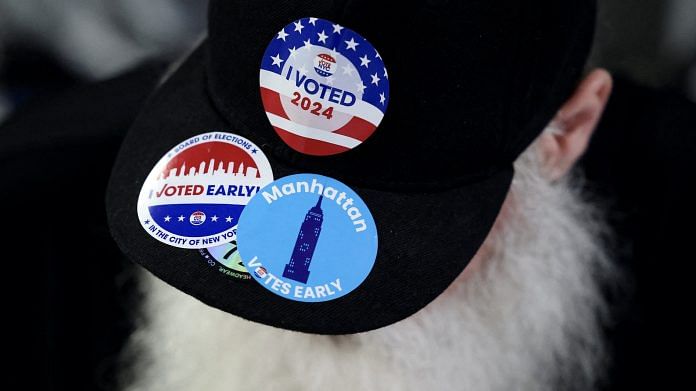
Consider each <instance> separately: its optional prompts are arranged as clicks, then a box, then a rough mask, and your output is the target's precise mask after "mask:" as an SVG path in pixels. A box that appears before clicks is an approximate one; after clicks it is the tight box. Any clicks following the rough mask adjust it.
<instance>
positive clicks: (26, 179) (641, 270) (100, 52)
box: [0, 0, 696, 390]
mask: <svg viewBox="0 0 696 391" xmlns="http://www.w3.org/2000/svg"><path fill="white" fill-rule="evenodd" d="M599 3H600V9H601V12H600V19H599V25H598V34H597V39H596V41H597V42H596V45H595V50H594V53H593V56H592V60H591V63H592V65H596V66H603V67H606V68H608V69H609V70H610V71H612V73H613V74H614V76H615V78H616V89H615V93H614V95H613V97H612V99H611V101H610V103H609V107H608V109H607V113H606V115H605V118H604V119H603V121H602V123H601V125H600V127H599V129H598V131H597V133H596V136H595V137H594V139H593V141H592V144H591V146H590V149H589V152H588V154H587V155H586V156H585V158H584V159H583V161H582V162H581V165H582V168H583V170H584V171H585V172H586V174H587V177H588V180H589V182H588V187H589V188H590V189H591V190H592V191H593V192H594V193H595V194H596V195H597V197H598V199H600V200H601V202H602V203H604V204H605V206H606V209H607V211H608V214H609V218H610V221H611V223H612V226H613V228H614V229H615V230H616V244H617V246H616V262H617V265H618V266H619V267H621V268H622V269H623V270H624V271H625V274H626V276H627V278H626V282H625V284H624V286H623V287H622V289H621V290H620V291H615V292H611V293H610V295H611V297H612V303H613V306H614V313H615V317H614V320H613V321H612V323H611V324H610V325H609V327H608V329H607V333H608V336H609V338H610V341H611V343H610V348H611V349H612V350H613V352H614V356H615V362H614V364H613V365H612V367H611V368H610V371H609V372H610V379H609V383H608V384H607V385H606V386H605V389H607V390H629V389H631V390H635V389H676V388H680V387H681V385H682V384H683V383H682V382H683V381H685V379H687V380H688V378H689V374H690V373H689V371H688V367H687V365H688V364H689V361H690V360H688V359H684V358H682V357H683V354H684V353H685V352H688V351H689V349H688V348H687V346H686V345H687V343H686V341H688V340H690V338H688V337H687V336H688V335H689V330H688V329H689V327H690V324H689V323H688V322H686V321H685V320H684V319H687V318H689V316H688V314H689V312H690V309H691V308H692V307H693V305H692V304H691V303H688V299H689V298H690V297H691V296H692V294H691V292H690V291H689V287H690V286H691V285H692V283H691V282H690V281H689V278H690V276H691V274H690V269H691V267H690V264H691V262H692V261H693V259H694V256H693V254H692V252H691V248H690V243H691V242H692V241H693V238H692V237H691V236H692V233H693V232H694V230H693V228H691V226H690V222H691V221H693V218H694V217H696V216H694V206H693V205H692V204H693V203H694V201H693V200H694V199H695V194H694V192H693V190H692V189H691V188H692V187H693V183H694V180H695V179H696V178H695V177H694V174H693V169H694V168H696V167H695V166H696V164H694V157H693V155H694V154H695V153H694V152H696V142H695V137H694V134H695V133H696V110H695V109H694V103H693V102H696V1H693V0H669V1H668V0H648V1H641V2H626V1H621V0H600V1H599ZM205 8H206V2H205V1H194V0H147V1H145V0H0V178H1V179H2V182H1V183H2V184H1V185H0V200H1V201H2V207H3V218H4V220H5V222H6V223H8V224H11V225H7V226H6V227H7V228H9V229H11V230H12V231H13V232H16V233H19V235H17V236H21V237H17V238H14V237H12V236H10V240H11V241H12V242H13V243H12V244H10V245H6V246H5V249H6V250H8V251H5V252H4V253H3V255H2V259H3V261H5V262H4V265H5V269H4V271H5V281H6V282H5V284H3V287H4V288H3V291H4V292H3V293H4V295H3V296H4V297H5V301H6V305H5V308H6V309H7V312H6V314H7V318H8V319H7V320H6V322H5V324H6V326H9V328H8V331H7V332H6V333H5V338H6V339H7V340H8V341H7V344H6V345H7V346H8V347H11V348H9V349H8V350H7V351H6V356H7V357H9V358H10V359H11V361H12V362H13V363H14V364H15V365H16V369H15V366H11V371H10V372H12V373H11V374H14V375H19V376H11V377H10V378H11V379H12V380H14V381H18V382H21V383H19V384H18V385H16V386H15V387H14V388H15V389H42V390H43V389H56V390H63V389H65V390H83V389H85V390H88V389H107V390H110V389H114V387H115V384H116V381H115V370H116V368H117V366H118V365H119V362H118V352H119V349H120V347H121V344H122V343H123V340H124V338H126V336H127V335H128V333H129V331H130V330H131V328H132V327H133V324H132V320H131V319H129V317H128V316H127V314H130V313H132V311H133V308H135V307H137V304H138V295H137V292H134V291H133V289H132V266H131V265H130V263H129V262H128V261H126V260H124V259H123V258H122V257H121V256H120V253H119V252H118V250H117V249H116V247H115V245H113V243H112V241H111V240H110V236H109V233H108V231H107V230H106V224H105V215H104V207H103V192H104V188H105V186H106V181H107V179H108V175H109V172H110V167H111V164H112V162H113V158H114V156H115V154H116V152H117V150H118V146H119V144H120V140H121V139H122V137H123V135H124V134H125V132H126V131H127V129H128V127H129V124H130V123H131V122H132V120H133V119H134V117H135V115H136V114H137V111H138V108H139V107H140V106H141V105H142V103H143V102H144V101H145V99H147V96H148V94H149V93H150V91H152V89H153V88H154V87H155V86H156V83H157V82H158V80H159V79H160V77H161V75H162V74H163V72H164V71H165V69H166V65H167V63H169V62H171V61H172V60H173V59H175V58H177V57H179V56H180V55H181V53H183V52H184V51H186V50H187V49H188V48H190V47H191V46H192V45H194V44H195V42H196V40H197V39H198V38H199V37H200V36H202V34H203V33H204V29H205ZM3 122H4V123H3ZM45 231H49V232H50V234H47V235H44V236H43V239H42V240H41V241H36V240H34V239H33V236H34V235H37V233H39V232H45ZM7 241H8V240H6V242H7Z"/></svg>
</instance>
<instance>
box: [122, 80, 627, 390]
mask: <svg viewBox="0 0 696 391" xmlns="http://www.w3.org/2000/svg"><path fill="white" fill-rule="evenodd" d="M610 90H611V78H610V77H609V75H608V74H607V73H606V72H605V71H602V70H597V71H594V72H592V73H591V74H590V75H589V76H587V78H586V79H585V80H584V81H583V82H582V83H581V84H580V86H579V87H578V89H577V91H576V93H575V94H574V95H573V96H572V97H571V98H570V99H569V100H568V101H567V103H566V104H565V105H563V107H561V109H560V110H559V112H558V115H557V116H556V118H555V119H554V121H553V123H552V125H551V126H549V130H547V131H545V132H544V134H542V135H541V136H540V137H539V138H538V139H537V141H536V142H535V143H534V144H533V145H532V146H530V148H529V149H528V150H527V151H525V152H524V153H523V154H522V155H521V156H520V157H519V158H518V160H517V161H516V162H515V177H514V179H513V183H512V186H511V190H510V193H509V194H508V197H507V199H506V201H505V203H504V207H503V209H502V210H501V213H500V215H499V217H498V219H497V221H496V223H495V227H494V228H493V229H492V230H491V232H490V233H489V236H488V238H487V239H486V241H485V243H484V245H483V246H482V247H481V250H480V251H479V252H478V253H477V255H476V257H475V259H474V260H472V262H471V263H470V266H469V267H467V268H466V269H465V271H464V272H463V273H462V275H461V276H460V277H459V278H458V279H457V280H455V281H454V282H453V283H452V285H451V286H450V287H449V288H448V290H447V291H446V292H445V293H444V294H442V295H440V296H439V297H438V298H437V299H436V300H434V301H433V302H432V303H431V304H429V305H428V306H426V307H425V308H424V309H422V310H421V311H419V312H418V313H416V314H415V315H413V316H411V317H409V318H407V319H405V320H403V321H401V322H398V323H396V324H393V325H390V326H388V327H384V328H382V329H379V330H374V331H371V332H367V333H361V334H353V335H346V336H320V335H310V334H302V333H295V332H290V331H286V330H280V329H276V328H272V327H268V326H262V325H259V324H255V323H252V322H248V321H245V320H242V319H239V318H237V317H234V316H231V315H229V314H226V313H224V312H221V311H218V310H215V309H212V308H210V307H207V306H205V305H203V304H201V303H199V302H198V301H196V300H195V299H193V298H191V297H190V296H187V295H185V294H183V293H181V292H179V291H177V290H176V289H174V288H172V287H170V286H167V285H166V284H164V283H163V282H161V281H159V280H158V279H157V278H155V277H153V276H151V275H150V274H149V273H146V272H144V271H143V272H141V273H140V275H139V280H140V281H139V282H140V286H141V289H142V291H143V294H144V297H143V303H142V308H141V316H140V318H139V319H140V321H139V325H138V327H137V330H136V331H135V332H134V334H133V335H132V337H131V341H130V343H129V346H128V348H127V349H126V351H125V354H124V357H123V358H124V361H125V362H126V363H127V366H126V367H125V368H124V370H123V372H122V381H123V388H124V389H126V390H148V391H156V390H168V391H171V390H207V391H217V390H221V391H222V390H226V391H227V390H298V391H299V390H302V391H304V390H327V389H330V390H399V391H402V390H424V389H426V390H495V391H497V390H501V391H502V390H534V391H546V390H548V391H551V390H558V389H563V390H588V389H595V388H596V386H597V384H598V381H599V380H600V379H601V377H602V373H603V370H604V368H606V366H607V361H606V355H605V351H604V347H603V343H602V342H603V336H602V331H601V324H602V321H603V319H604V315H605V312H606V306H605V301H604V297H603V295H602V293H601V290H602V287H603V286H605V285H606V284H609V283H611V281H612V280H613V279H614V277H615V274H614V271H613V269H612V267H611V263H610V262H609V258H608V256H607V253H606V251H605V248H604V245H603V242H602V240H601V239H602V235H603V234H604V233H605V232H606V230H607V228H606V226H605V224H604V221H603V219H602V215H601V213H599V211H598V210H597V208H595V206H594V205H592V204H590V203H589V202H587V201H585V200H584V198H583V196H582V189H581V188H580V187H579V186H576V185H575V184H574V182H573V181H572V178H571V177H570V176H569V175H568V174H569V172H570V169H571V168H572V166H573V164H574V163H575V162H576V161H577V159H578V158H579V157H580V156H581V155H582V153H583V152H584V150H585V148H586V146H587V143H588V141H589V138H590V135H591V133H592V131H593V130H594V127H595V126H596V124H597V121H598V119H599V117H600V115H601V113H602V110H603V108H604V106H605V105H606V102H607V99H608V96H609V92H610ZM452 235H453V240H456V233H452Z"/></svg>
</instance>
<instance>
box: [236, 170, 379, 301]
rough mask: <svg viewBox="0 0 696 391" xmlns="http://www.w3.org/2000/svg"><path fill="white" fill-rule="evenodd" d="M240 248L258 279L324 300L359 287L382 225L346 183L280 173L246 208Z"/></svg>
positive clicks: (293, 294) (278, 289)
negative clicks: (283, 175)
mask: <svg viewBox="0 0 696 391" xmlns="http://www.w3.org/2000/svg"><path fill="white" fill-rule="evenodd" d="M237 246H238V247H239V254H240V256H241V259H242V261H243V262H244V264H245V266H246V268H247V269H248V270H249V272H250V274H251V276H252V278H253V279H255V280H256V281H257V282H259V283H260V284H261V285H262V286H263V287H265V288H266V289H268V290H269V291H271V292H273V293H275V294H277V295H279V296H282V297H284V298H286V299H290V300H296V301H303V302H322V301H329V300H333V299H337V298H339V297H341V296H344V295H346V294H348V293H350V292H351V291H353V290H354V289H355V288H357V287H358V286H359V285H360V284H361V283H362V282H363V281H364V280H365V278H366V277H367V275H368V274H369V273H370V271H371V270H372V266H373V265H374V263H375V258H376V256H377V229H376V227H375V222H374V220H373V219H372V214H371V213H370V210H369V209H368V207H367V205H365V203H364V202H363V201H362V199H360V197H359V196H358V195H357V194H356V193H355V192H354V191H353V190H352V189H351V188H349V187H348V186H346V185H344V184H343V183H341V182H339V181H337V180H335V179H331V178H328V177H325V176H321V175H315V174H297V175H291V176H287V177H284V178H281V179H279V180H277V181H275V182H273V183H271V184H270V185H268V186H266V187H265V188H263V189H261V191H260V192H259V193H258V194H257V195H256V196H255V197H254V198H253V199H252V200H251V201H250V202H249V204H248V205H247V206H246V207H245V208H244V211H243V212H242V215H241V217H240V220H239V227H238V231H237Z"/></svg>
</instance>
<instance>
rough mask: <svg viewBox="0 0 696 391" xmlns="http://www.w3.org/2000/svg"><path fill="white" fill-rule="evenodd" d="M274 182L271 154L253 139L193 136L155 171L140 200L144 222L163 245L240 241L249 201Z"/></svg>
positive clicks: (225, 135)
mask: <svg viewBox="0 0 696 391" xmlns="http://www.w3.org/2000/svg"><path fill="white" fill-rule="evenodd" d="M272 181H273V172H272V171H271V165H270V163H269V162H268V159H267V158H266V156H265V155H264V154H263V152H261V149H259V147H257V146H256V145H255V144H254V143H252V142H251V141H249V140H247V139H245V138H244V137H241V136H238V135H235V134H232V133H225V132H210V133H205V134H200V135H197V136H193V137H191V138H189V139H188V140H185V141H183V142H182V143H181V144H179V145H177V146H175V147H174V148H172V149H171V150H170V151H169V152H167V153H166V154H165V155H164V156H163V157H162V159H160V161H159V162H158V163H157V164H156V165H155V167H154V168H153V169H152V171H150V174H149V175H148V177H147V179H145V183H144V184H143V187H142V188H141V190H140V195H139V197H138V218H139V219H140V224H141V225H142V227H143V228H144V229H145V231H146V232H147V233H148V234H150V236H152V237H153V238H155V239H157V240H159V241H160V242H162V243H166V244H168V245H171V246H175V247H180V248H198V249H200V248H205V247H211V246H216V245H222V244H224V243H226V242H230V241H231V240H232V239H234V236H235V231H234V229H235V228H236V226H237V223H238V220H239V215H240V214H241V212H242V209H244V206H245V205H246V204H247V203H248V202H249V200H250V199H251V198H252V197H253V196H254V195H255V194H256V193H257V192H258V191H259V189H261V188H262V187H264V186H265V185H267V184H268V183H270V182H272Z"/></svg>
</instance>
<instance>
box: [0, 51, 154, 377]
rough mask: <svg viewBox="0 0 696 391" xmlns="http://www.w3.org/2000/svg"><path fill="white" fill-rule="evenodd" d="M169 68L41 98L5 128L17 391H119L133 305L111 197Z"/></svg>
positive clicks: (0, 140)
mask: <svg viewBox="0 0 696 391" xmlns="http://www.w3.org/2000/svg"><path fill="white" fill-rule="evenodd" d="M163 69H164V66H163V65H159V64H150V65H146V66H143V67H141V68H139V69H137V70H134V71H133V72H130V73H128V74H125V75H123V76H121V77H118V78H115V79H113V80H109V81H105V82H101V83H97V84H93V85H86V86H83V87H79V88H74V89H72V90H70V91H67V92H64V93H62V94H59V95H57V96H53V97H52V98H50V99H44V98H37V99H36V100H34V101H30V102H28V103H27V104H26V105H25V106H23V107H22V109H21V110H19V111H18V112H16V113H15V114H14V115H13V116H12V117H11V118H9V119H8V121H7V122H6V123H4V124H3V125H2V126H1V127H0V180H1V183H2V185H0V188H1V190H0V204H1V205H2V210H3V212H2V213H3V216H4V219H6V221H8V222H11V224H9V225H6V226H5V227H4V228H3V230H2V236H3V238H4V240H3V243H4V244H5V248H4V250H3V256H2V260H3V261H4V262H3V267H4V269H3V271H4V276H5V278H4V283H3V297H4V298H5V299H4V301H5V302H6V303H7V305H6V306H4V307H3V308H4V313H5V317H4V320H5V321H4V322H3V323H4V324H3V325H4V328H3V330H5V338H4V340H5V343H4V344H3V348H4V354H5V356H6V357H7V358H8V362H9V363H10V365H9V368H6V373H8V374H9V375H10V376H9V379H10V382H12V383H14V382H16V384H17V385H16V386H14V387H13V389H26V390H91V389H112V388H114V386H115V383H114V376H115V369H116V359H117V354H118V351H119V350H120V348H121V346H122V344H123V342H124V340H125V338H126V337H127V335H128V333H129V332H130V330H131V326H132V324H131V322H130V321H129V319H128V317H127V315H126V314H127V312H128V311H130V309H129V308H128V307H130V306H131V304H133V303H129V302H127V301H126V299H125V297H124V296H123V295H122V290H123V289H125V288H126V287H124V286H123V285H122V281H123V279H122V278H123V275H122V273H123V271H124V270H125V268H126V267H128V265H129V264H130V263H129V262H128V261H127V260H126V259H125V257H123V255H122V254H121V253H120V252H119V250H118V247H117V246H116V244H115V243H114V242H113V240H112V239H111V236H110V235H109V232H108V229H107V224H106V213H105V207H104V193H105V188H106V182H107V179H108V177H109V173H110V171H111V166H112V164H113V160H114V158H115V155H116V152H117V150H118V146H119V144H120V143H121V140H122V138H123V136H124V134H125V132H126V130H127V129H128V127H129V125H130V124H131V122H132V121H133V118H134V117H135V114H136V113H137V110H138V109H139V107H140V105H141V104H142V103H143V101H144V100H145V98H146V96H147V95H148V94H149V93H150V92H151V91H152V89H153V88H154V86H155V83H156V81H157V78H158V77H159V75H160V74H161V73H162V72H163ZM8 235H9V236H8ZM6 378H7V376H6Z"/></svg>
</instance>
